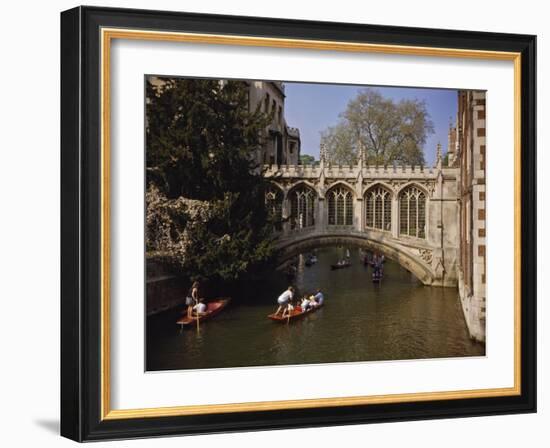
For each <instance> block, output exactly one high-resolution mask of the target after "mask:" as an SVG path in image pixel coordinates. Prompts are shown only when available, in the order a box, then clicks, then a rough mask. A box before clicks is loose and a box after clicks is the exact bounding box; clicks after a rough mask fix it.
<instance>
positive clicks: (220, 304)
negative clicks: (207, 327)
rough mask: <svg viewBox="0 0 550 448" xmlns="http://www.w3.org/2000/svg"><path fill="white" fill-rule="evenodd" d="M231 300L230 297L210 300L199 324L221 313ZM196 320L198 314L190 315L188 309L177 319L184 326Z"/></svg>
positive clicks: (194, 322)
mask: <svg viewBox="0 0 550 448" xmlns="http://www.w3.org/2000/svg"><path fill="white" fill-rule="evenodd" d="M230 301H231V298H230V297H220V298H219V299H216V300H212V301H210V302H208V303H207V304H206V313H205V314H203V315H202V316H200V320H199V324H201V323H202V322H203V321H205V320H208V319H210V318H211V317H214V316H215V315H216V314H218V313H220V312H221V311H222V310H223V309H224V308H225V307H226V306H227V304H228V303H229V302H230ZM196 322H197V316H192V317H188V316H187V309H186V310H185V311H184V314H183V315H182V316H181V317H180V318H179V319H178V320H177V321H176V323H177V324H179V325H180V326H181V327H182V328H183V326H184V325H191V324H196Z"/></svg>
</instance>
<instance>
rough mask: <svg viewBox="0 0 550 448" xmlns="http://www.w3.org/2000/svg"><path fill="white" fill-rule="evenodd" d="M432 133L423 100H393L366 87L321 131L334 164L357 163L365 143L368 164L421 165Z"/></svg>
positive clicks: (323, 141)
mask: <svg viewBox="0 0 550 448" xmlns="http://www.w3.org/2000/svg"><path fill="white" fill-rule="evenodd" d="M429 133H433V124H432V122H431V120H430V118H429V114H428V111H427V110H426V104H425V103H424V102H423V101H419V100H401V101H399V102H394V101H393V100H391V99H388V98H384V97H383V96H382V95H381V94H380V92H379V91H377V90H375V89H364V90H361V91H360V92H359V93H358V95H357V96H356V97H355V98H354V99H352V100H351V101H350V102H349V103H348V105H347V107H346V110H345V111H344V112H343V113H342V114H341V115H340V121H339V123H338V124H337V125H336V126H334V127H330V128H328V129H327V130H326V131H325V132H324V133H323V134H322V143H324V144H325V145H326V148H327V154H328V157H329V160H330V161H332V162H333V163H341V164H347V163H354V162H355V161H356V159H357V154H358V148H359V145H362V146H363V148H364V150H365V156H366V161H367V162H368V163H371V164H375V163H377V164H390V163H392V162H394V161H395V162H398V163H403V164H414V165H420V164H423V163H424V153H423V150H422V148H423V146H424V144H425V142H426V136H427V134H429Z"/></svg>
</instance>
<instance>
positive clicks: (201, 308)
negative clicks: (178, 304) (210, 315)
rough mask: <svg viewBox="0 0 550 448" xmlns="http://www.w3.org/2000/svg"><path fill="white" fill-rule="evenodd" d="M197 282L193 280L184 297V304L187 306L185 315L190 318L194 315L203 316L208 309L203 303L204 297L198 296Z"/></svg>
mask: <svg viewBox="0 0 550 448" xmlns="http://www.w3.org/2000/svg"><path fill="white" fill-rule="evenodd" d="M199 287H200V284H199V282H193V284H192V285H191V288H190V289H189V292H188V293H187V297H186V298H185V305H186V306H187V317H189V318H192V317H194V316H203V315H205V314H206V311H207V310H208V306H207V305H206V303H204V299H203V298H202V297H199Z"/></svg>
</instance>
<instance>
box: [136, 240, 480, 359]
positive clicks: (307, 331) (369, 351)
mask: <svg viewBox="0 0 550 448" xmlns="http://www.w3.org/2000/svg"><path fill="white" fill-rule="evenodd" d="M347 250H349V251H350V256H351V261H352V266H351V267H349V268H346V269H340V270H336V271H331V270H330V265H331V264H333V263H335V262H336V261H337V260H338V259H339V258H340V257H342V256H344V255H345V253H346V251H347ZM317 256H318V260H319V261H318V263H317V264H315V265H313V266H311V267H306V266H305V265H304V261H305V258H304V257H303V256H300V257H299V263H298V272H297V275H296V278H295V279H294V280H293V282H292V283H293V284H294V285H295V286H296V287H297V288H298V290H299V291H304V292H307V291H313V290H314V289H316V288H317V287H320V288H321V289H322V291H323V292H324V295H325V306H324V307H323V308H321V309H320V310H318V311H316V312H315V313H312V314H309V315H308V316H305V317H304V318H303V319H300V320H296V321H293V322H291V323H290V324H280V323H276V322H272V321H271V320H269V319H267V315H268V314H270V313H272V312H274V310H275V309H276V299H277V296H278V295H279V294H280V293H281V292H283V291H284V290H285V289H286V287H287V286H288V280H287V278H286V276H285V275H284V274H282V273H280V272H273V274H272V275H271V276H269V278H266V279H265V282H263V283H262V284H261V285H255V286H253V287H251V289H253V290H249V291H246V292H245V295H244V296H242V297H239V300H236V299H237V298H235V300H234V301H233V303H232V304H230V305H229V306H228V307H227V308H226V309H225V310H224V311H222V312H221V313H220V314H218V315H217V316H215V317H213V318H212V319H211V320H208V321H205V322H204V323H202V324H201V325H200V330H199V331H198V332H197V330H196V327H193V328H185V329H183V330H180V328H179V325H176V323H175V321H176V320H177V318H178V316H179V314H180V313H181V308H179V309H175V310H172V311H167V312H163V313H161V314H158V315H154V316H150V317H148V319H147V370H172V369H203V368H220V367H242V366H267V365H288V364H310V363H331V362H353V361H376V360H399V359H422V358H441V357H457V356H482V355H484V354H485V346H484V345H483V344H480V343H477V342H473V341H472V340H471V339H470V338H469V336H468V330H467V328H466V323H465V321H464V316H463V314H462V309H461V306H460V301H459V298H458V293H457V291H456V290H455V289H453V288H436V287H428V286H423V285H422V284H421V283H420V282H419V281H418V280H417V279H416V278H415V277H414V276H413V275H412V274H410V273H409V272H407V271H406V270H405V269H403V268H402V267H401V266H399V265H398V264H397V263H395V262H393V261H391V260H387V261H386V263H385V266H384V279H383V280H382V282H381V284H375V283H373V282H372V278H371V274H372V269H371V268H366V267H364V266H363V263H362V262H361V256H362V254H361V251H360V250H359V249H357V248H352V247H349V248H343V247H332V248H324V249H319V250H317Z"/></svg>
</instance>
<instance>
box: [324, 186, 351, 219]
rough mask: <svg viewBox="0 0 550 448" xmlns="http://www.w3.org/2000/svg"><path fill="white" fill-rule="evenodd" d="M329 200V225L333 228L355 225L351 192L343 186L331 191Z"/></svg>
mask: <svg viewBox="0 0 550 448" xmlns="http://www.w3.org/2000/svg"><path fill="white" fill-rule="evenodd" d="M327 199H328V224H329V225H331V226H351V225H353V195H352V193H351V191H350V190H349V189H348V188H346V187H342V186H337V187H334V188H332V189H330V190H329V192H328V193H327Z"/></svg>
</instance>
